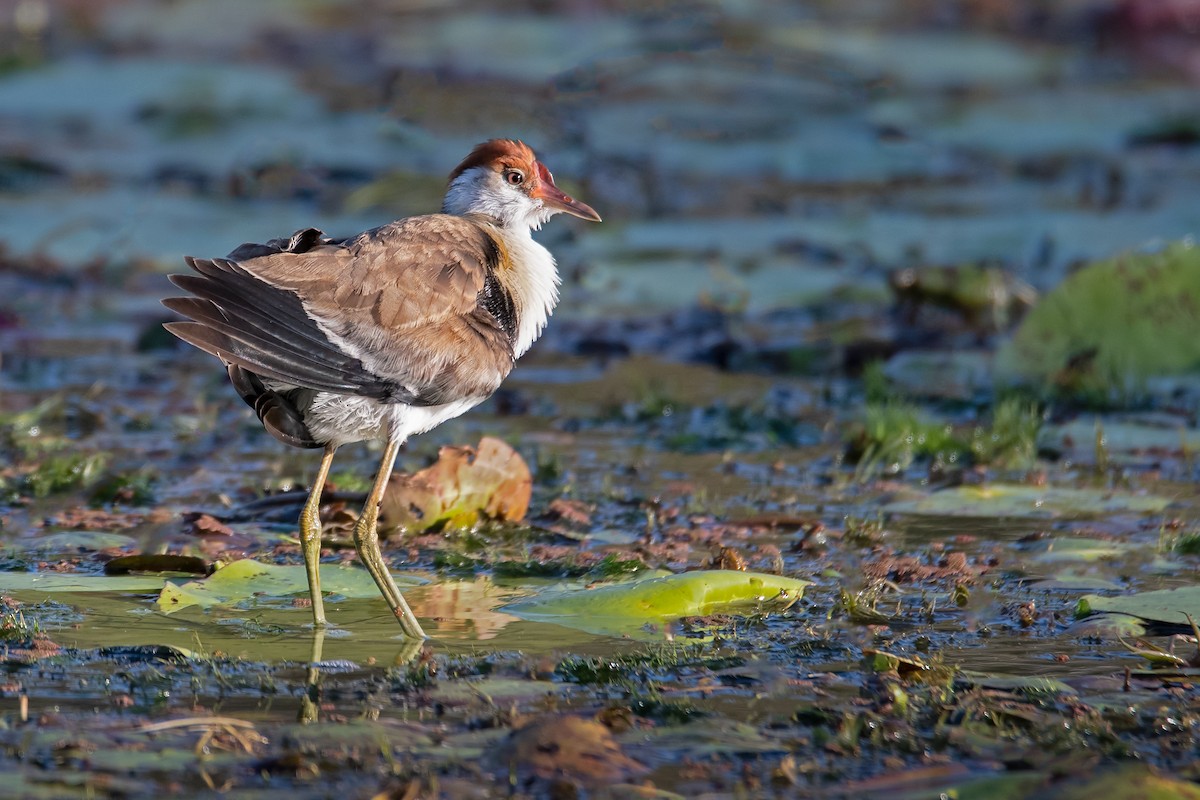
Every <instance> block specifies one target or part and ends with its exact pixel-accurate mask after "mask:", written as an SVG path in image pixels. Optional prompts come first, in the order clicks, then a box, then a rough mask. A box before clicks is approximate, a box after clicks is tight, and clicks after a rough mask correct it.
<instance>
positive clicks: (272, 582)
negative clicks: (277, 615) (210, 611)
mask: <svg viewBox="0 0 1200 800" xmlns="http://www.w3.org/2000/svg"><path fill="white" fill-rule="evenodd" d="M393 577H394V578H395V579H396V583H397V584H399V585H400V586H401V588H403V587H404V586H414V585H418V584H421V583H424V581H422V580H420V579H418V578H413V577H411V576H404V575H393ZM321 589H322V591H323V592H324V593H325V594H326V595H328V594H336V595H341V596H342V597H350V598H353V597H376V596H378V595H379V589H378V587H376V586H375V581H374V580H373V579H372V578H371V576H370V574H369V573H368V572H367V571H366V570H363V569H359V568H357V567H347V566H339V565H334V564H322V565H321ZM307 592H308V577H307V574H306V573H305V571H304V567H303V566H300V565H295V566H277V565H274V564H264V563H262V562H259V561H255V560H253V559H248V558H247V559H242V560H241V561H235V562H233V563H232V564H230V565H229V566H227V567H223V568H222V569H219V570H217V571H216V572H215V573H213V574H212V576H211V577H208V578H205V579H203V580H195V581H188V582H186V583H174V582H168V583H167V584H166V585H165V586H163V587H162V593H161V594H160V595H159V597H158V609H159V611H161V612H163V613H164V614H171V613H173V612H175V611H179V610H180V609H182V608H188V607H189V606H199V607H201V608H211V607H212V606H217V605H233V604H238V603H244V602H247V601H253V602H254V603H255V604H271V603H272V601H273V600H274V601H276V602H275V603H274V604H275V605H278V601H280V600H281V599H282V598H289V602H290V598H291V597H292V596H294V595H298V594H302V593H307Z"/></svg>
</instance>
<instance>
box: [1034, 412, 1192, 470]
mask: <svg viewBox="0 0 1200 800" xmlns="http://www.w3.org/2000/svg"><path fill="white" fill-rule="evenodd" d="M1097 422H1099V427H1097ZM1097 436H1099V437H1100V440H1101V441H1100V443H1099V444H1100V446H1101V447H1102V448H1103V449H1104V451H1105V452H1106V453H1107V454H1109V455H1114V456H1121V455H1126V456H1128V455H1132V454H1138V453H1154V454H1158V455H1162V454H1166V455H1178V454H1180V453H1183V452H1185V451H1186V452H1196V451H1198V450H1200V431H1197V430H1194V429H1191V428H1187V427H1185V426H1184V425H1183V423H1182V422H1179V423H1178V424H1176V425H1174V426H1169V425H1151V424H1145V423H1139V422H1124V421H1120V420H1107V419H1102V420H1095V419H1076V420H1072V421H1071V422H1068V423H1067V424H1065V425H1053V426H1049V427H1047V428H1044V429H1043V430H1042V432H1041V435H1040V436H1039V437H1038V440H1039V444H1041V445H1042V446H1044V447H1048V448H1050V449H1052V450H1055V451H1057V452H1059V453H1062V454H1063V455H1065V456H1067V457H1069V458H1070V459H1071V460H1072V461H1075V462H1083V463H1088V464H1090V463H1095V461H1096V449H1097V441H1096V438H1097Z"/></svg>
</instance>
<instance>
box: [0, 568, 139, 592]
mask: <svg viewBox="0 0 1200 800" xmlns="http://www.w3.org/2000/svg"><path fill="white" fill-rule="evenodd" d="M162 585H163V579H162V578H159V577H155V576H153V575H123V576H120V577H109V576H102V575H84V574H80V573H77V572H0V594H9V593H11V592H39V593H45V594H49V595H53V594H59V593H63V592H68V593H76V592H137V593H145V594H153V593H154V592H157V591H159V590H160V589H162Z"/></svg>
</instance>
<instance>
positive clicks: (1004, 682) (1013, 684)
mask: <svg viewBox="0 0 1200 800" xmlns="http://www.w3.org/2000/svg"><path fill="white" fill-rule="evenodd" d="M954 677H955V680H956V681H962V682H963V683H968V684H970V685H972V686H982V687H984V688H987V689H1022V690H1024V691H1026V692H1034V693H1038V694H1041V693H1047V694H1075V693H1076V692H1075V690H1074V689H1073V688H1072V687H1071V686H1070V685H1068V684H1066V683H1063V682H1062V681H1060V680H1057V679H1055V678H1046V677H1042V676H1040V675H995V674H990V673H986V672H975V671H973V670H966V669H964V670H959V671H958V672H956V673H955V675H954Z"/></svg>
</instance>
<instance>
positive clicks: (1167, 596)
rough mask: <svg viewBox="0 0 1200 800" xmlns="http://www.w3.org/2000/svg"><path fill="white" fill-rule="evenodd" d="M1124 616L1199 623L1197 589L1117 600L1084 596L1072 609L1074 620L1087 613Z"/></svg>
mask: <svg viewBox="0 0 1200 800" xmlns="http://www.w3.org/2000/svg"><path fill="white" fill-rule="evenodd" d="M1100 613H1108V614H1128V615H1130V616H1133V617H1137V618H1138V619H1142V620H1145V621H1147V622H1159V623H1166V624H1168V625H1187V624H1188V621H1187V615H1188V614H1191V615H1192V618H1193V619H1198V620H1200V586H1183V587H1180V588H1178V589H1157V590H1155V591H1152V592H1137V593H1135V594H1127V595H1122V596H1120V597H1104V596H1102V595H1097V594H1085V595H1084V596H1083V597H1081V598H1079V603H1078V604H1077V605H1076V606H1075V616H1076V617H1086V616H1088V615H1090V614H1100Z"/></svg>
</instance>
